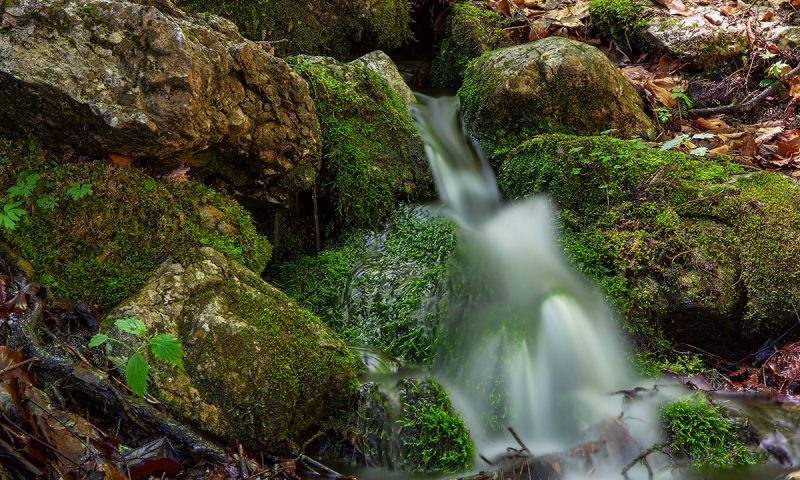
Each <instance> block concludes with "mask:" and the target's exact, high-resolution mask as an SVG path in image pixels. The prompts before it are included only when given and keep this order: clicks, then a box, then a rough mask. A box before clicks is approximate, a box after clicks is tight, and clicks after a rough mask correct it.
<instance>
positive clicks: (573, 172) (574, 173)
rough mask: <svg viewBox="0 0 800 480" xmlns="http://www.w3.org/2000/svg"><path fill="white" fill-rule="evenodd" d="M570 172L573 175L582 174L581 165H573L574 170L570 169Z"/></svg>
mask: <svg viewBox="0 0 800 480" xmlns="http://www.w3.org/2000/svg"><path fill="white" fill-rule="evenodd" d="M570 173H571V174H573V175H580V173H581V167H573V168H572V170H571V171H570Z"/></svg>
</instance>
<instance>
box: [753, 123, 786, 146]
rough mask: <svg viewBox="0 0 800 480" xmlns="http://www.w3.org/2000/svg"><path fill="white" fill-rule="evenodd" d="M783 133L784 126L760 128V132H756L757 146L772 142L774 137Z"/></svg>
mask: <svg viewBox="0 0 800 480" xmlns="http://www.w3.org/2000/svg"><path fill="white" fill-rule="evenodd" d="M782 131H783V127H782V126H776V127H764V128H759V129H758V130H756V138H755V142H756V143H757V144H762V143H764V142H766V141H768V140H771V139H772V137H774V136H775V135H777V134H779V133H781V132H782Z"/></svg>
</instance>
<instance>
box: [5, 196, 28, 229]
mask: <svg viewBox="0 0 800 480" xmlns="http://www.w3.org/2000/svg"><path fill="white" fill-rule="evenodd" d="M20 205H22V201H18V202H9V203H6V204H5V205H3V210H2V211H0V223H2V224H3V228H4V229H6V230H14V229H15V228H17V222H19V220H20V218H22V216H23V215H25V210H24V209H22V208H20Z"/></svg>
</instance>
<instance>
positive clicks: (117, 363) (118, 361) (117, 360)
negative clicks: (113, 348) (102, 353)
mask: <svg viewBox="0 0 800 480" xmlns="http://www.w3.org/2000/svg"><path fill="white" fill-rule="evenodd" d="M106 358H107V359H109V360H111V363H113V364H114V368H116V369H117V370H123V369H124V368H125V366H126V363H127V360H126V359H125V358H123V357H117V356H113V355H108V356H107V357H106Z"/></svg>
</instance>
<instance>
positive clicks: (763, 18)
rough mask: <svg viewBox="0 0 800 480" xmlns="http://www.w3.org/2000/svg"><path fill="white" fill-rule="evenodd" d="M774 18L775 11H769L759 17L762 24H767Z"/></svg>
mask: <svg viewBox="0 0 800 480" xmlns="http://www.w3.org/2000/svg"><path fill="white" fill-rule="evenodd" d="M774 16H775V10H772V9H769V10H767V11H766V13H764V15H762V16H761V21H762V22H769V21H770V20H772V18H773V17H774Z"/></svg>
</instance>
